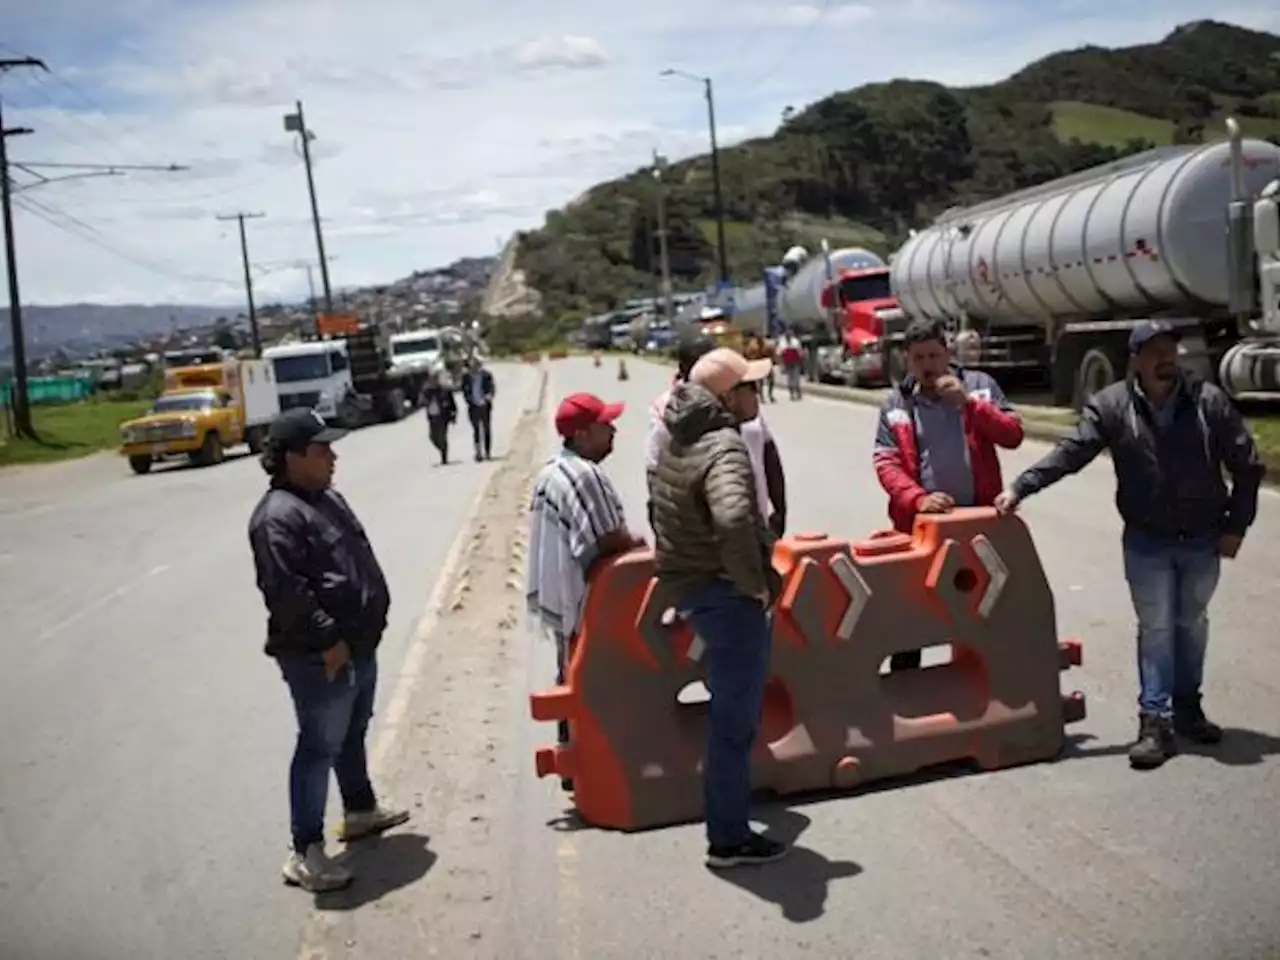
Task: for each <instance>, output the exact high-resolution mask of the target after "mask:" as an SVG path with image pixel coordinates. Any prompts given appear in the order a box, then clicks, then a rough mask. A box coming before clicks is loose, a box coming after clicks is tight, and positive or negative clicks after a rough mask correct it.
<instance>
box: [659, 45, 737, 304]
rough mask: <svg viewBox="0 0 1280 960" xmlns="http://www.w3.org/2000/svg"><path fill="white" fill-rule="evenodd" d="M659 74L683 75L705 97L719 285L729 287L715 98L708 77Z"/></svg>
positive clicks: (676, 73) (673, 72) (675, 73)
mask: <svg viewBox="0 0 1280 960" xmlns="http://www.w3.org/2000/svg"><path fill="white" fill-rule="evenodd" d="M659 76H663V77H683V78H684V79H686V80H693V81H695V82H697V83H700V84H702V91H703V94H704V95H705V96H706V98H707V123H708V126H709V127H710V130H711V182H712V188H713V189H714V191H715V206H716V253H717V255H718V258H719V262H720V286H721V288H728V287H729V250H728V247H727V245H726V244H725V236H724V189H723V187H722V186H721V183H720V145H719V143H718V142H717V139H716V98H715V90H714V89H713V88H712V85H711V78H710V77H699V76H697V75H695V74H692V73H685V72H684V71H683V70H670V69H668V70H663V71H662V73H661V74H659Z"/></svg>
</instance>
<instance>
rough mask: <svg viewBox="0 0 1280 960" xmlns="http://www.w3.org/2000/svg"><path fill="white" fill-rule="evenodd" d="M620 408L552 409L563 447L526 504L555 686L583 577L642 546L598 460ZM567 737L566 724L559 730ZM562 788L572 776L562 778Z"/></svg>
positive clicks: (534, 604)
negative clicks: (553, 655)
mask: <svg viewBox="0 0 1280 960" xmlns="http://www.w3.org/2000/svg"><path fill="white" fill-rule="evenodd" d="M624 409H625V407H624V405H623V404H621V403H605V402H604V401H603V400H601V399H600V398H599V397H597V396H595V395H594V394H590V393H575V394H573V395H572V396H568V397H565V398H564V400H562V401H561V402H560V406H559V407H557V408H556V419H555V423H556V432H557V433H558V434H560V436H561V438H562V439H563V440H564V444H563V445H562V446H561V448H560V450H559V451H558V452H557V453H556V455H555V456H554V457H552V458H551V460H550V461H548V463H547V464H546V465H545V466H544V467H543V468H542V470H541V471H540V472H539V473H538V476H537V478H536V479H535V480H534V485H533V496H532V499H531V500H530V503H529V564H528V574H527V577H528V580H527V587H526V589H525V601H526V606H527V607H528V610H529V612H530V613H531V614H533V615H534V616H535V617H536V618H537V620H538V622H539V624H540V626H541V627H542V629H543V631H544V632H545V633H546V634H547V635H548V636H549V637H550V638H551V640H552V641H553V642H554V643H555V647H556V683H559V684H562V683H564V678H565V670H566V669H567V667H568V663H569V658H570V655H571V653H572V641H573V637H574V635H575V634H576V633H577V631H578V625H579V622H580V620H581V618H582V605H583V603H584V602H585V601H586V597H587V578H588V576H589V573H590V570H591V568H592V566H593V565H595V564H596V563H598V562H599V561H600V560H602V559H604V558H606V557H610V556H614V555H615V554H618V553H622V552H625V551H627V550H630V549H631V548H632V547H636V546H643V545H644V540H643V539H642V538H639V537H635V536H633V535H632V534H631V532H630V531H629V530H628V529H627V524H626V517H625V516H624V515H623V511H622V499H621V498H620V497H619V496H618V492H617V490H616V489H614V486H613V482H612V481H611V480H610V479H609V477H608V475H607V474H606V473H605V472H604V471H603V470H601V469H600V463H601V462H602V461H603V460H604V459H605V458H606V457H608V456H609V454H611V453H612V452H613V438H614V434H615V433H616V430H615V428H614V426H613V423H614V421H615V420H617V419H618V417H620V416H622V412H623V410H624ZM557 732H558V736H559V742H560V743H561V744H566V743H568V742H569V725H568V724H567V723H565V722H561V723H560V725H559V727H558V731H557ZM562 785H563V786H564V788H565V789H566V790H572V789H573V782H572V781H571V780H565V781H563V784H562Z"/></svg>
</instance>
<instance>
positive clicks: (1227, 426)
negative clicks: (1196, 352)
mask: <svg viewBox="0 0 1280 960" xmlns="http://www.w3.org/2000/svg"><path fill="white" fill-rule="evenodd" d="M1204 391H1205V392H1204V412H1205V420H1206V426H1207V427H1208V428H1209V438H1210V441H1211V443H1212V444H1213V449H1214V453H1215V455H1216V457H1217V459H1218V461H1219V462H1220V463H1222V464H1224V465H1225V466H1226V468H1227V472H1228V473H1229V474H1231V499H1230V501H1229V503H1228V506H1227V519H1226V524H1225V525H1224V527H1223V532H1224V533H1229V534H1234V535H1235V536H1237V537H1243V536H1244V535H1245V532H1246V531H1248V529H1249V527H1250V526H1252V525H1253V521H1254V520H1255V519H1256V518H1257V516H1258V488H1259V487H1260V486H1261V485H1262V480H1263V478H1264V477H1265V476H1266V474H1267V468H1266V466H1265V465H1264V464H1263V462H1262V458H1261V457H1260V456H1259V455H1258V447H1257V444H1255V443H1254V442H1253V435H1252V434H1251V433H1249V427H1248V426H1247V425H1246V424H1245V422H1244V418H1243V417H1241V416H1240V411H1239V410H1237V409H1236V407H1235V404H1233V403H1232V402H1231V399H1230V398H1229V397H1228V396H1227V395H1226V394H1225V393H1223V392H1222V391H1221V390H1218V389H1217V388H1215V387H1212V386H1209V385H1206V386H1205V388H1204Z"/></svg>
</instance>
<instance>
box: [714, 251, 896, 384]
mask: <svg viewBox="0 0 1280 960" xmlns="http://www.w3.org/2000/svg"><path fill="white" fill-rule="evenodd" d="M795 252H799V253H800V254H801V255H803V256H804V259H803V260H802V261H800V262H799V265H798V268H797V269H796V270H795V272H794V273H793V274H791V275H790V276H789V277H788V278H787V279H786V280H785V285H784V286H783V287H782V289H781V291H780V293H779V296H778V314H779V318H780V319H781V321H782V322H783V323H784V324H786V325H787V326H788V327H790V328H791V329H792V330H793V331H794V332H795V334H796V336H798V337H799V338H800V340H801V342H802V343H803V344H804V345H805V346H806V347H807V348H808V349H809V351H810V354H811V356H812V357H813V358H814V366H813V370H812V372H813V373H814V375H815V376H817V377H819V378H821V379H824V380H831V381H839V382H844V383H848V384H850V385H855V386H875V385H879V384H882V383H885V382H887V371H886V370H885V367H884V359H885V351H884V349H883V348H882V345H881V337H882V336H883V334H884V331H885V328H886V324H888V325H889V326H890V327H891V328H894V327H896V326H899V325H900V323H899V321H900V318H901V316H902V311H901V309H900V308H899V306H898V301H897V300H896V299H895V298H894V296H893V293H892V291H891V289H890V285H889V266H888V264H886V263H885V262H884V260H883V259H882V258H881V257H879V256H878V255H877V254H875V253H873V252H872V251H870V250H866V249H863V248H862V247H846V248H843V249H839V250H833V251H830V252H826V251H823V252H821V253H818V254H815V255H813V256H808V254H807V252H806V251H803V250H801V249H800V248H793V250H792V251H788V255H791V254H792V253H795ZM768 319H769V318H768V292H767V290H766V287H765V285H763V284H761V285H760V286H757V287H752V288H750V289H749V290H744V291H742V292H741V293H740V294H739V295H738V298H737V305H736V310H735V312H734V317H733V320H734V324H735V326H738V327H740V328H741V329H742V330H743V332H744V333H760V334H764V333H765V332H766V331H767V330H768Z"/></svg>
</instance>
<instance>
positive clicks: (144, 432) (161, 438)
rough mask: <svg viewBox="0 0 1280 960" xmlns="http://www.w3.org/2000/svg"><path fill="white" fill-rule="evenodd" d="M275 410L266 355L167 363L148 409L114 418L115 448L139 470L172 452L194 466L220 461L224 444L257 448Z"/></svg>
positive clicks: (272, 379) (171, 455)
mask: <svg viewBox="0 0 1280 960" xmlns="http://www.w3.org/2000/svg"><path fill="white" fill-rule="evenodd" d="M279 412H280V395H279V394H278V393H277V392H276V383H275V375H274V371H273V370H272V367H271V363H270V362H269V361H267V360H236V359H227V360H223V361H221V362H218V363H205V364H200V365H198V366H191V367H173V368H170V369H168V370H166V371H165V374H164V392H163V393H162V394H161V395H160V396H159V397H157V398H156V402H155V404H154V405H153V406H152V407H151V410H150V411H148V412H147V413H146V414H145V415H143V416H141V417H138V418H137V419H135V420H129V421H126V422H125V423H122V424H120V452H121V454H122V455H124V456H125V457H127V458H128V460H129V466H130V467H131V468H132V469H133V472H134V473H139V474H141V473H149V472H150V471H151V465H152V464H153V463H156V462H158V461H164V460H172V459H175V458H178V457H185V458H186V459H188V460H190V461H191V462H192V463H193V464H197V465H199V466H208V465H210V464H214V463H220V462H221V461H222V458H223V455H224V453H225V452H226V450H227V448H228V447H234V446H236V445H238V444H241V443H244V444H248V446H249V450H250V452H252V453H258V452H259V451H260V450H261V449H262V445H263V441H264V440H265V439H266V434H267V427H268V426H269V424H270V423H271V420H272V418H274V417H275V415H276V414H278V413H279Z"/></svg>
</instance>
